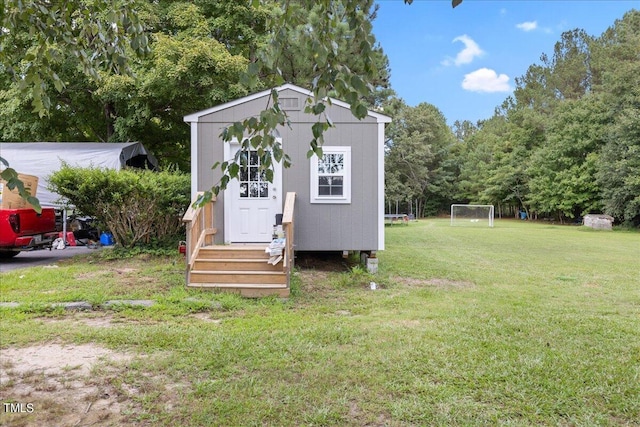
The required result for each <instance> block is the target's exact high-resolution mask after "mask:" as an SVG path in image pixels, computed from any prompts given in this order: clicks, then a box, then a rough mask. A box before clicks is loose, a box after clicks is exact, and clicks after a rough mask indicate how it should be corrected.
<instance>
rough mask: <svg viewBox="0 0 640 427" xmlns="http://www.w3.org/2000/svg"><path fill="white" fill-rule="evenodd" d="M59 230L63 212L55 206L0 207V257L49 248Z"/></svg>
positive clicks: (60, 229) (9, 256)
mask: <svg viewBox="0 0 640 427" xmlns="http://www.w3.org/2000/svg"><path fill="white" fill-rule="evenodd" d="M60 231H62V214H61V211H59V210H58V209H55V208H42V213H37V212H36V211H35V210H33V209H31V208H27V209H0V258H11V257H14V256H16V255H18V254H19V253H20V252H21V251H31V250H34V249H44V248H49V249H51V244H52V243H53V241H54V240H55V239H56V238H57V237H58V236H59V235H60Z"/></svg>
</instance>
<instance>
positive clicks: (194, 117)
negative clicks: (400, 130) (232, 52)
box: [184, 83, 391, 123]
mask: <svg viewBox="0 0 640 427" xmlns="http://www.w3.org/2000/svg"><path fill="white" fill-rule="evenodd" d="M287 89H289V90H292V91H295V92H298V93H300V94H302V95H305V96H307V97H310V98H311V97H313V92H311V91H310V90H307V89H304V88H302V87H300V86H296V85H293V84H290V83H287V84H284V85H282V86H278V87H276V88H275V90H276V91H277V92H282V91H284V90H287ZM271 90H272V89H268V90H264V91H262V92H257V93H254V94H251V95H248V96H245V97H242V98H238V99H235V100H233V101H229V102H225V103H224V104H220V105H216V106H215V107H211V108H208V109H206V110H202V111H198V112H196V113H193V114H189V115H186V116H184V121H185V122H187V123H193V122H198V120H199V119H200V117H202V116H206V115H208V114H212V113H216V112H218V111H222V110H226V109H228V108H233V107H235V106H238V105H241V104H244V103H245V102H249V101H253V100H256V99H259V98H262V97H265V96H268V95H269V94H270V93H271ZM330 100H331V103H332V104H333V105H337V106H339V107H342V108H347V109H350V106H349V104H348V103H346V102H344V101H340V100H339V99H335V98H330ZM367 116H369V117H372V118H375V119H376V121H377V122H378V123H391V117H389V116H385V115H384V114H380V113H376V112H374V111H370V110H368V111H367Z"/></svg>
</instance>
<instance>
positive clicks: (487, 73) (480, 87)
mask: <svg viewBox="0 0 640 427" xmlns="http://www.w3.org/2000/svg"><path fill="white" fill-rule="evenodd" d="M462 88H463V89H465V90H468V91H471V92H485V93H493V92H509V91H510V90H511V87H510V86H509V76H507V75H506V74H500V75H498V73H496V72H495V71H494V70H491V69H489V68H480V69H479V70H476V71H474V72H472V73H469V74H466V75H465V76H464V80H463V81H462Z"/></svg>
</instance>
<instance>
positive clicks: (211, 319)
mask: <svg viewBox="0 0 640 427" xmlns="http://www.w3.org/2000/svg"><path fill="white" fill-rule="evenodd" d="M190 317H193V318H195V319H198V320H202V321H203V322H206V323H215V324H220V323H222V319H218V318H215V317H212V314H211V313H206V312H201V313H194V314H192V315H191V316H190Z"/></svg>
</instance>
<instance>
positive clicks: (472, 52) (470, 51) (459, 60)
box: [441, 34, 484, 66]
mask: <svg viewBox="0 0 640 427" xmlns="http://www.w3.org/2000/svg"><path fill="white" fill-rule="evenodd" d="M455 42H462V43H464V49H462V50H461V51H460V52H458V55H456V57H455V59H453V58H446V59H445V60H444V61H442V62H441V64H442V65H445V66H449V65H452V64H455V65H456V66H460V65H462V64H469V63H471V62H472V61H473V60H474V59H475V58H476V57H480V56H482V55H484V51H483V50H482V49H480V46H478V44H477V43H476V42H475V41H473V39H471V37H469V36H468V35H466V34H464V35H462V36H458V37H456V38H455V39H453V41H452V43H455Z"/></svg>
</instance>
